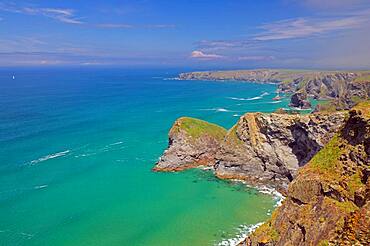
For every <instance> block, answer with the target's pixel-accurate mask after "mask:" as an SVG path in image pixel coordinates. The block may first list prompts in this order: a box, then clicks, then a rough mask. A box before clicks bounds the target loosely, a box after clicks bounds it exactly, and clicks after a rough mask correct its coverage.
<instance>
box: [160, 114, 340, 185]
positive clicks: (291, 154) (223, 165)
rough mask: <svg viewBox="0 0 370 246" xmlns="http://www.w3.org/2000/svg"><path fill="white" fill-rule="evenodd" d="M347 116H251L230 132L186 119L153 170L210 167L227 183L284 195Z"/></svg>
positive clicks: (177, 125) (172, 132)
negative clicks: (242, 183) (241, 183)
mask: <svg viewBox="0 0 370 246" xmlns="http://www.w3.org/2000/svg"><path fill="white" fill-rule="evenodd" d="M345 116H346V112H336V113H315V114H309V115H299V114H295V115H290V114H277V113H272V114H264V113H247V114H245V115H243V116H242V117H240V119H239V121H238V123H237V124H236V125H235V126H234V127H232V128H231V129H230V130H228V131H226V130H225V129H224V128H222V127H219V126H217V125H214V124H210V123H207V122H205V121H201V120H197V119H193V118H187V117H183V118H180V119H178V120H177V121H176V122H175V124H174V125H173V127H172V128H171V130H170V133H169V146H168V148H167V150H166V151H165V152H164V153H163V155H162V157H161V158H160V160H159V161H158V162H157V163H156V165H155V167H154V170H155V171H181V170H184V169H188V168H193V167H197V166H208V167H210V168H212V169H213V170H214V172H215V175H216V176H217V177H219V178H223V179H239V180H244V181H246V182H247V183H249V184H251V185H268V186H270V187H274V188H278V189H279V190H280V191H283V192H284V191H285V190H286V188H287V185H288V183H289V182H290V181H292V180H293V178H294V177H295V176H296V174H297V170H298V168H299V167H301V166H304V165H305V164H306V163H307V162H308V161H310V159H311V158H312V157H313V156H314V155H315V154H316V153H317V152H318V151H319V150H320V149H321V148H322V147H323V146H324V145H325V144H326V143H327V142H328V141H329V140H330V138H331V137H332V136H333V135H334V134H335V133H336V131H337V130H339V127H340V126H341V125H342V124H343V123H344V120H345Z"/></svg>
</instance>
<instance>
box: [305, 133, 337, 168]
mask: <svg viewBox="0 0 370 246" xmlns="http://www.w3.org/2000/svg"><path fill="white" fill-rule="evenodd" d="M339 145H340V140H339V136H338V134H336V135H335V136H334V137H333V138H332V139H331V140H330V142H329V143H328V144H327V145H326V146H325V147H324V148H323V149H322V150H320V151H319V152H318V153H317V154H316V155H315V156H314V157H313V158H312V160H311V163H310V165H311V167H313V168H318V169H320V170H326V171H329V170H330V169H332V168H334V167H335V166H336V164H337V162H338V158H339V157H340V155H341V150H340V148H339Z"/></svg>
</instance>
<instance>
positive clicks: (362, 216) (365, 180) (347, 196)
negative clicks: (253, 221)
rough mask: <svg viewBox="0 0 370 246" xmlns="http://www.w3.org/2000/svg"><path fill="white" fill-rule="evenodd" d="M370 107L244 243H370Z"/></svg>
mask: <svg viewBox="0 0 370 246" xmlns="http://www.w3.org/2000/svg"><path fill="white" fill-rule="evenodd" d="M369 155H370V103H369V102H366V103H361V104H359V105H358V106H356V107H355V108H354V109H353V110H352V111H350V116H349V118H348V119H347V120H346V122H345V124H344V126H343V127H342V128H341V130H340V132H339V133H337V134H336V135H335V136H334V137H333V138H332V139H331V140H330V142H329V143H328V144H327V145H326V146H325V147H324V148H323V149H322V150H321V151H320V152H319V153H317V154H316V155H315V156H314V157H313V158H312V159H311V160H310V161H309V163H308V164H307V165H305V166H304V167H303V168H302V169H300V170H299V173H298V176H297V178H296V179H294V181H293V182H292V183H291V184H290V185H289V188H288V194H287V198H286V200H285V201H284V202H283V205H282V206H281V207H279V208H278V209H277V210H276V211H275V212H274V213H273V215H272V217H271V219H270V220H269V221H268V222H266V223H265V224H263V225H262V226H261V227H259V228H258V229H257V230H256V231H255V232H254V233H253V234H252V235H251V236H250V237H249V238H247V239H246V240H245V241H244V242H243V243H241V244H240V245H370V232H369V228H370V179H369V176H370V157H369Z"/></svg>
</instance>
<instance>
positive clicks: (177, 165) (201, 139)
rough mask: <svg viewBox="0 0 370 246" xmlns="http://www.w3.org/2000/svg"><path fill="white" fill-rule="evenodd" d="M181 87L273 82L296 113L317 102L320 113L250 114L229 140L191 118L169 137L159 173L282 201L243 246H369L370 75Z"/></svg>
mask: <svg viewBox="0 0 370 246" xmlns="http://www.w3.org/2000/svg"><path fill="white" fill-rule="evenodd" d="M180 78H181V79H211V80H229V79H231V80H248V81H252V82H256V83H276V84H277V85H278V88H279V89H278V92H279V93H286V94H290V95H292V103H295V104H297V105H307V104H306V102H305V100H308V98H315V99H320V102H319V103H318V105H317V107H316V109H315V112H314V113H311V114H288V113H286V111H285V110H278V111H277V112H276V113H272V114H263V113H247V114H245V115H243V116H241V117H240V119H239V121H238V122H237V124H235V125H234V126H233V127H232V128H231V129H230V130H228V131H226V130H225V129H223V128H221V127H218V126H216V125H214V124H210V123H207V122H204V121H201V120H196V119H193V118H180V119H179V120H178V121H176V123H175V124H174V126H173V128H172V129H171V131H170V136H169V143H170V144H169V147H168V149H167V150H166V151H165V153H164V154H163V156H162V158H161V159H160V161H159V162H158V163H157V164H156V166H155V170H156V171H178V170H184V169H187V168H193V167H196V166H200V165H201V166H208V167H209V168H210V169H211V170H213V171H214V173H215V175H216V176H217V177H219V178H222V179H233V180H234V179H237V180H243V181H245V182H247V183H248V184H250V185H253V186H259V185H267V186H270V187H274V188H276V189H278V190H279V191H280V192H282V193H283V194H285V195H286V199H285V201H284V202H283V204H282V206H280V207H278V208H277V209H276V210H275V211H274V212H273V213H272V215H271V218H270V219H269V220H268V221H266V222H265V223H264V224H263V225H261V226H260V227H259V228H257V229H256V230H255V231H254V233H252V234H251V235H250V236H248V237H247V238H246V239H245V240H243V241H241V242H240V245H347V244H352V245H354V244H356V245H367V244H369V243H370V238H369V234H368V228H369V227H370V224H369V223H370V200H369V197H370V196H369V191H370V186H369V185H370V183H369V182H370V181H369V168H370V166H369V163H370V159H369V154H370V101H369V100H368V98H369V95H370V86H369V85H370V81H369V72H368V71H357V72H351V71H346V72H323V71H320V72H313V71H306V70H304V71H293V70H246V71H244V70H241V71H225V72H223V71H221V72H198V73H188V74H182V75H180ZM300 94H301V95H307V97H303V96H301V95H300ZM183 133H185V134H183ZM189 143H190V144H189ZM180 146H181V147H180ZM179 156H180V158H178V157H179ZM205 156H206V158H205ZM179 160H181V161H179ZM194 163H196V165H194ZM168 166H170V167H171V168H168Z"/></svg>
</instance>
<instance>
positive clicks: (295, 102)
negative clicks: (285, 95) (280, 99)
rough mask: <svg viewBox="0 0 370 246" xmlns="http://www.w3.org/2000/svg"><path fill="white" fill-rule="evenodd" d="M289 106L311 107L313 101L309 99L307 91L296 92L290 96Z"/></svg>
mask: <svg viewBox="0 0 370 246" xmlns="http://www.w3.org/2000/svg"><path fill="white" fill-rule="evenodd" d="M289 107H293V108H301V109H310V108H311V103H310V102H309V101H308V99H307V94H306V93H303V92H296V93H294V94H293V95H292V96H291V98H290V104H289Z"/></svg>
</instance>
